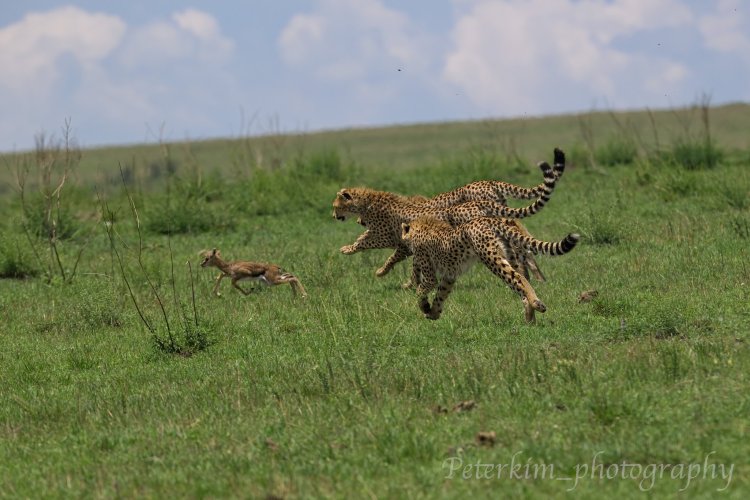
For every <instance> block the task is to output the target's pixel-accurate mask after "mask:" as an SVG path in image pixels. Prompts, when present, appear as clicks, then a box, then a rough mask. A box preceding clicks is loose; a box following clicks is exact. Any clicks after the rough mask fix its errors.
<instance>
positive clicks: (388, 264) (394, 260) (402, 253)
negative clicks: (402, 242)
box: [375, 246, 410, 277]
mask: <svg viewBox="0 0 750 500" xmlns="http://www.w3.org/2000/svg"><path fill="white" fill-rule="evenodd" d="M409 255H410V254H409V251H408V250H406V249H404V248H403V247H400V246H399V247H397V248H396V251H395V252H393V254H391V256H390V257H388V259H387V260H386V261H385V263H384V264H383V266H382V267H381V268H380V269H378V270H377V271H375V276H378V277H381V276H385V275H386V274H388V273H389V272H390V271H391V269H393V266H395V265H396V264H398V263H399V262H401V261H402V260H406V258H407V257H409Z"/></svg>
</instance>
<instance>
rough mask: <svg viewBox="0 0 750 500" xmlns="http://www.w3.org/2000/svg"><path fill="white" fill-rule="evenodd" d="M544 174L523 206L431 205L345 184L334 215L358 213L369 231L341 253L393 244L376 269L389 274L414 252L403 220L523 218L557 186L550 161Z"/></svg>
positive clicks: (544, 165)
mask: <svg viewBox="0 0 750 500" xmlns="http://www.w3.org/2000/svg"><path fill="white" fill-rule="evenodd" d="M539 169H540V170H541V171H542V173H543V175H544V190H543V192H542V194H541V196H540V197H539V198H538V199H537V200H536V201H534V202H533V203H532V204H530V205H528V206H526V207H523V208H511V207H508V206H505V205H501V204H499V203H496V202H494V201H487V200H474V201H469V202H466V203H460V204H458V205H453V206H450V207H445V208H431V207H429V206H423V205H422V204H415V203H413V202H411V201H409V200H408V199H407V198H405V197H403V196H399V195H396V194H393V193H388V192H385V191H375V190H373V189H369V188H345V189H342V190H340V191H339V192H338V193H337V194H336V199H334V200H333V217H334V218H335V219H337V220H340V221H344V220H346V219H347V218H349V217H358V221H359V222H360V224H362V225H363V226H365V227H366V228H367V229H366V231H365V232H364V233H363V234H361V235H360V236H359V238H357V240H356V241H355V242H354V243H353V244H351V245H345V246H343V247H341V253H343V254H345V255H351V254H353V253H356V252H359V251H362V250H367V249H373V248H392V249H394V252H393V254H392V255H391V256H390V257H388V259H387V260H386V261H385V263H384V264H383V265H382V266H381V267H380V268H379V269H378V270H377V271H376V272H375V275H376V276H379V277H380V276H385V275H386V274H388V272H390V271H391V269H393V267H394V266H395V265H396V264H397V263H399V262H401V261H402V260H405V259H406V258H407V257H409V256H410V255H411V251H410V249H409V247H408V246H407V245H406V244H405V243H404V241H403V240H402V239H401V224H402V223H404V222H410V221H412V220H414V219H416V218H417V217H419V216H422V215H430V216H433V217H436V218H438V219H440V220H443V221H445V222H447V223H449V224H451V225H454V226H455V225H458V224H461V223H464V222H468V221H470V220H471V219H473V218H476V217H481V216H489V217H505V218H510V219H520V218H523V217H528V216H530V215H533V214H535V213H537V212H538V211H539V210H541V209H542V208H543V207H544V205H546V203H547V202H548V201H549V199H550V196H551V195H552V192H553V191H554V189H555V183H556V180H557V178H556V176H555V174H554V170H553V169H552V167H550V166H549V164H548V163H547V162H541V163H539Z"/></svg>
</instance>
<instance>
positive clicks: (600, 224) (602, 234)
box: [580, 210, 623, 245]
mask: <svg viewBox="0 0 750 500" xmlns="http://www.w3.org/2000/svg"><path fill="white" fill-rule="evenodd" d="M614 212H615V211H614V210H609V211H600V212H594V211H593V210H592V211H590V212H589V214H588V217H587V218H586V221H585V222H584V224H585V225H584V226H582V227H581V228H580V232H581V233H582V235H583V237H584V238H585V239H586V240H587V241H589V242H591V243H593V244H594V245H616V244H618V243H620V241H621V240H622V236H623V235H622V227H621V225H620V224H621V221H620V220H619V219H618V218H617V217H615V216H614V215H613V213H614Z"/></svg>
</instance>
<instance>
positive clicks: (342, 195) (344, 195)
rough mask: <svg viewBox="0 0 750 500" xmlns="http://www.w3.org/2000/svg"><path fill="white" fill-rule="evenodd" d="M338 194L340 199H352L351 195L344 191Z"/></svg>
mask: <svg viewBox="0 0 750 500" xmlns="http://www.w3.org/2000/svg"><path fill="white" fill-rule="evenodd" d="M339 193H340V194H341V197H342V198H344V199H345V200H351V199H352V195H351V194H349V191H347V190H346V189H342V190H341V191H340V192H339Z"/></svg>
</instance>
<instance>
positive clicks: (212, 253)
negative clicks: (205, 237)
mask: <svg viewBox="0 0 750 500" xmlns="http://www.w3.org/2000/svg"><path fill="white" fill-rule="evenodd" d="M217 253H219V249H218V248H214V249H213V250H211V257H213V256H214V255H216V254H217Z"/></svg>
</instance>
